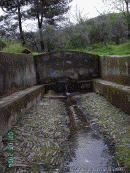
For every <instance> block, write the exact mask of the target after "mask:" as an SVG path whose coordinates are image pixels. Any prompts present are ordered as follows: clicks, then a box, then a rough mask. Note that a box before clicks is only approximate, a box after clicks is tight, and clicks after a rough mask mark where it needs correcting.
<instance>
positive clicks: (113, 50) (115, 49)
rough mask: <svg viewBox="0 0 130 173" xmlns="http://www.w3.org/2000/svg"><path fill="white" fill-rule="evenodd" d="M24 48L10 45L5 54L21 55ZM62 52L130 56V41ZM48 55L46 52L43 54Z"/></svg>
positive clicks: (17, 44)
mask: <svg viewBox="0 0 130 173" xmlns="http://www.w3.org/2000/svg"><path fill="white" fill-rule="evenodd" d="M23 49H24V47H23V46H22V45H21V44H19V43H9V44H8V45H7V47H5V48H4V49H3V50H2V51H3V52H11V53H21V52H22V50H23ZM56 50H61V49H56ZM62 50H69V51H80V52H85V53H90V54H96V55H130V41H128V42H126V43H124V44H120V45H116V44H115V43H106V44H104V43H96V44H93V45H91V46H88V47H86V48H85V49H82V48H76V49H68V48H64V49H62ZM43 53H46V52H43ZM32 54H33V55H38V54H40V53H39V52H32Z"/></svg>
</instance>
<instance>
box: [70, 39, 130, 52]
mask: <svg viewBox="0 0 130 173" xmlns="http://www.w3.org/2000/svg"><path fill="white" fill-rule="evenodd" d="M67 50H70V51H82V52H85V53H90V54H96V55H130V41H128V42H126V43H124V44H120V45H116V44H115V43H106V45H105V44H104V43H96V44H94V45H92V46H88V47H86V49H78V48H77V49H67Z"/></svg>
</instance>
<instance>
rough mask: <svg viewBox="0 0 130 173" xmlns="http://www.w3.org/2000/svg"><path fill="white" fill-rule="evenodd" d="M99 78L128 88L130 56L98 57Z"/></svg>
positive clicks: (129, 82)
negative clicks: (99, 64) (99, 66)
mask: <svg viewBox="0 0 130 173" xmlns="http://www.w3.org/2000/svg"><path fill="white" fill-rule="evenodd" d="M100 63H101V78H102V79H104V80H107V81H111V82H115V83H117V84H121V85H129V86H130V56H127V55H125V56H124V55H123V56H118V55H112V56H100Z"/></svg>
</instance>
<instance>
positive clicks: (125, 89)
mask: <svg viewBox="0 0 130 173" xmlns="http://www.w3.org/2000/svg"><path fill="white" fill-rule="evenodd" d="M93 90H94V91H95V92H96V93H99V94H100V95H102V96H104V97H105V98H106V99H107V100H108V101H110V102H111V103H112V104H113V105H115V106H116V107H119V108H121V109H122V110H123V111H124V112H126V113H128V114H130V87H129V86H124V85H119V84H116V83H113V82H108V81H105V80H102V79H94V80H93Z"/></svg>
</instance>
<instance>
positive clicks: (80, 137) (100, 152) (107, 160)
mask: <svg viewBox="0 0 130 173" xmlns="http://www.w3.org/2000/svg"><path fill="white" fill-rule="evenodd" d="M64 102H65V104H66V109H67V113H68V116H69V118H70V121H71V123H70V129H71V133H70V136H69V139H68V142H69V147H70V150H71V156H70V158H69V159H68V160H66V161H65V163H64V166H62V167H61V168H60V172H70V173H75V172H84V173H87V172H93V173H97V172H100V173H104V172H108V173H110V172H115V171H114V169H115V168H116V167H117V163H116V162H115V161H114V160H113V158H114V155H113V154H111V153H113V152H112V151H109V148H108V146H107V144H106V143H105V142H104V137H103V136H102V134H100V133H99V132H98V131H97V130H96V129H95V128H93V126H91V124H89V123H88V122H87V119H86V115H84V114H83V112H82V110H81V109H80V108H79V106H77V101H76V100H73V99H71V100H69V99H67V100H66V101H64ZM118 172H120V171H118Z"/></svg>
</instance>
